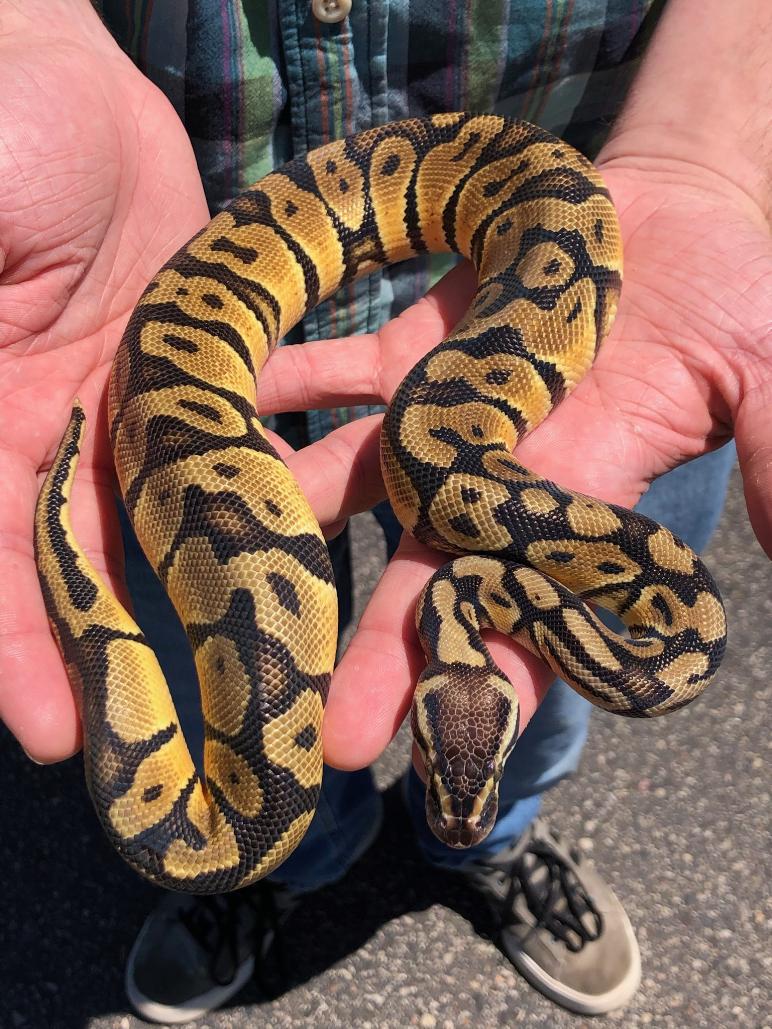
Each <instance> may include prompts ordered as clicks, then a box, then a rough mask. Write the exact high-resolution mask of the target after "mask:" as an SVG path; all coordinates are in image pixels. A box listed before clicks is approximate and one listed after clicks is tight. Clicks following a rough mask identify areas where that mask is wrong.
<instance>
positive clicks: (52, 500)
mask: <svg viewBox="0 0 772 1029" xmlns="http://www.w3.org/2000/svg"><path fill="white" fill-rule="evenodd" d="M85 420H86V416H85V415H84V413H83V410H82V408H80V407H76V408H74V410H73V412H72V415H71V416H70V424H69V426H68V428H67V433H68V434H69V436H70V439H69V441H68V442H67V445H66V446H65V448H64V452H63V453H62V456H61V458H60V460H59V463H58V466H57V467H56V470H55V471H54V475H53V479H52V480H51V488H50V490H49V494H48V499H47V501H46V526H47V536H48V542H49V544H50V547H51V551H52V553H53V554H54V555H55V556H56V562H57V564H58V565H59V572H60V575H61V577H62V582H63V583H64V585H65V588H66V590H67V596H68V597H69V599H70V603H71V604H72V605H73V607H75V608H76V609H77V610H78V611H89V610H90V609H91V608H92V607H93V606H94V604H95V603H96V599H97V594H98V591H97V588H96V585H95V584H94V583H93V582H92V581H91V579H90V578H89V577H88V576H87V575H86V574H85V573H84V572H83V571H82V569H81V567H80V565H79V563H78V555H77V553H76V551H75V549H74V548H73V547H72V545H71V544H70V541H69V538H68V534H67V532H66V531H65V528H64V526H63V525H62V509H63V508H64V505H65V504H66V503H67V500H66V498H65V496H64V484H65V482H66V481H67V479H68V477H69V474H70V469H71V468H72V464H73V461H75V459H76V458H77V455H78V454H79V453H80V436H81V433H82V432H83V424H84V422H85Z"/></svg>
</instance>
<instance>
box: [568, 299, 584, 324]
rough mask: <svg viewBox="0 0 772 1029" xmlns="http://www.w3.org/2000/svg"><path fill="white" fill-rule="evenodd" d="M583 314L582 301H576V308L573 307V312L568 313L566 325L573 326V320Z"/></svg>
mask: <svg viewBox="0 0 772 1029" xmlns="http://www.w3.org/2000/svg"><path fill="white" fill-rule="evenodd" d="M581 313H582V301H581V299H580V300H577V301H576V303H575V304H574V306H573V307H572V308H571V310H570V311H569V312H568V317H567V318H566V325H570V324H571V322H572V321H573V320H574V319H575V318H578V317H579V315H580V314H581Z"/></svg>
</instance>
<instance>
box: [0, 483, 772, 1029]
mask: <svg viewBox="0 0 772 1029" xmlns="http://www.w3.org/2000/svg"><path fill="white" fill-rule="evenodd" d="M355 556H356V565H357V569H358V575H359V579H358V584H357V589H358V602H359V604H360V610H361V603H362V598H363V597H364V596H366V594H367V592H368V591H369V589H370V588H371V585H372V582H373V581H374V580H375V578H376V577H377V575H378V573H379V569H380V567H381V563H382V553H381V549H380V546H379V544H378V534H377V532H376V531H375V528H374V523H373V520H372V519H371V518H370V516H363V517H361V518H359V519H357V522H356V527H355ZM708 562H709V565H710V566H711V568H712V569H713V571H714V572H715V574H716V576H717V578H718V580H719V583H720V585H721V588H722V592H723V595H724V598H725V601H726V604H727V609H728V613H729V619H730V637H729V650H728V654H727V657H726V660H725V664H724V666H723V669H722V671H721V673H720V677H719V680H718V681H717V682H716V683H715V684H714V685H713V686H712V687H711V688H710V690H709V691H708V693H707V694H706V695H705V696H704V697H703V698H702V699H701V700H700V701H698V702H697V703H696V704H695V705H692V706H691V707H690V708H688V709H686V710H685V711H682V712H679V713H678V714H675V715H672V716H670V717H668V718H665V719H661V720H658V721H654V722H651V723H642V722H637V721H634V722H628V721H626V720H625V719H621V718H614V717H613V716H610V715H605V714H604V713H602V712H599V713H597V715H596V716H595V720H594V725H593V730H592V734H591V739H590V743H589V745H588V747H587V750H586V752H585V757H584V760H583V764H582V769H581V772H580V775H579V776H578V777H577V778H576V779H574V780H573V781H570V782H566V783H563V784H561V785H560V786H559V787H558V788H557V789H555V790H554V791H553V792H552V793H551V794H550V795H549V797H548V798H547V802H546V813H547V815H548V816H549V817H550V819H551V821H552V823H553V825H555V826H556V827H558V828H560V829H561V831H563V832H564V834H565V835H566V836H567V837H569V838H572V839H575V840H580V841H581V843H582V846H583V847H584V849H585V850H587V851H588V852H589V853H590V855H591V857H592V859H593V860H594V861H595V863H596V865H597V866H598V867H599V868H600V869H601V870H602V872H603V874H604V875H605V876H606V877H607V878H608V880H609V881H610V882H611V883H612V884H613V886H614V888H615V889H616V891H617V893H618V894H619V896H620V897H621V898H622V899H623V901H624V903H625V906H626V908H627V910H628V912H629V914H630V918H631V920H632V922H633V924H634V926H635V927H636V929H637V932H638V938H639V940H640V945H641V951H642V956H643V964H644V978H643V983H642V986H641V989H640V991H639V993H638V995H637V997H636V1000H635V1002H634V1003H633V1005H632V1006H631V1007H630V1008H628V1009H627V1010H626V1011H624V1012H622V1013H618V1014H615V1015H611V1016H608V1017H607V1018H605V1019H594V1020H592V1022H593V1025H596V1026H599V1025H602V1024H604V1023H608V1024H619V1025H622V1026H625V1027H628V1026H629V1027H638V1026H653V1027H656V1029H671V1027H672V1029H683V1027H690V1029H691V1027H710V1029H712V1027H716V1029H724V1027H730V1026H731V1027H746V1026H747V1027H754V1029H761V1027H769V1026H771V1025H772V1008H770V985H772V956H771V953H770V947H769V939H770V935H769V928H768V920H769V917H770V879H771V878H772V864H771V863H770V824H769V782H770V780H769V775H768V771H765V755H766V754H767V752H768V750H769V746H770V735H771V734H770V728H771V727H772V726H771V724H770V723H771V720H770V688H769V669H770V665H771V664H772V631H771V628H770V627H771V626H772V589H771V587H772V572H771V571H770V568H771V567H772V566H770V565H769V564H768V563H767V560H766V558H765V557H764V555H763V553H762V552H761V550H760V548H759V546H758V544H757V543H756V542H755V540H754V538H753V534H752V532H751V530H750V527H749V525H748V523H747V518H746V515H745V509H744V504H743V500H742V495H741V491H740V486H739V479H737V478H735V480H734V482H733V488H732V492H731V496H730V501H729V504H728V507H727V510H726V512H725V515H724V518H723V521H722V524H721V528H720V530H719V533H718V534H717V537H716V539H715V540H714V543H713V545H712V547H711V549H710V551H709V554H708ZM30 674H31V675H34V674H35V670H34V669H30ZM408 753H409V745H408V741H407V738H406V737H405V735H404V732H402V733H401V734H400V736H399V737H398V738H397V740H396V741H395V743H394V744H393V745H392V747H391V748H390V749H389V751H388V752H387V753H386V755H385V756H384V757H383V759H382V760H381V761H380V762H379V764H378V767H377V769H376V774H377V778H378V783H379V786H380V787H381V788H382V789H384V790H385V804H386V819H385V823H384V828H383V831H382V833H381V836H380V837H379V839H378V841H377V843H376V845H375V846H374V847H373V848H372V849H371V851H370V852H369V853H368V854H367V855H365V857H364V858H363V859H362V860H361V861H360V862H359V863H358V865H357V866H355V868H354V869H353V870H352V871H351V873H350V874H349V875H348V876H347V877H346V879H345V880H344V881H343V882H341V883H340V884H338V885H337V886H336V887H334V888H330V889H326V890H323V891H321V892H320V893H319V894H316V895H314V896H313V897H309V898H308V899H307V901H306V903H305V904H304V905H303V906H302V907H301V908H300V909H299V910H298V912H297V913H296V914H295V915H293V917H292V918H291V920H290V921H289V923H288V924H287V927H286V931H285V933H284V949H285V957H286V964H287V971H288V978H289V981H288V983H287V985H286V989H285V990H284V991H283V992H281V994H280V995H279V996H278V997H277V998H276V999H274V1000H271V1001H267V1000H264V999H263V998H262V996H261V993H260V991H259V989H258V987H257V986H256V985H254V984H251V985H249V986H248V987H247V989H245V990H244V991H243V993H242V994H241V995H240V996H239V997H238V998H236V999H235V1002H234V1003H232V1004H231V1005H230V1006H229V1007H227V1008H226V1009H224V1010H222V1011H220V1012H217V1013H216V1014H212V1015H211V1016H209V1017H208V1018H206V1019H204V1020H203V1021H202V1022H199V1023H197V1024H198V1025H199V1026H201V1027H207V1029H226V1027H233V1029H242V1027H247V1026H250V1027H253V1026H263V1025H265V1026H271V1027H273V1026H276V1027H282V1026H323V1027H327V1026H329V1027H335V1026H356V1027H361V1029H368V1027H373V1029H392V1027H394V1029H397V1027H404V1026H420V1027H425V1029H433V1027H437V1029H455V1027H462V1026H475V1027H483V1029H487V1027H497V1026H504V1025H525V1026H540V1027H541V1026H546V1027H556V1029H561V1027H572V1029H576V1027H579V1026H583V1025H589V1024H590V1022H589V1020H586V1019H582V1018H580V1017H577V1016H572V1015H570V1014H568V1013H566V1012H562V1011H561V1010H560V1009H558V1008H556V1007H555V1006H554V1005H552V1004H551V1003H550V1002H549V1001H547V1000H545V999H543V998H542V997H540V996H539V994H538V993H536V992H535V991H534V990H532V989H530V988H529V987H528V986H527V984H525V983H524V982H523V981H522V980H521V979H520V978H519V977H518V976H517V975H516V974H515V973H514V971H512V969H511V968H510V966H509V965H508V963H507V962H506V960H505V959H504V958H503V957H502V956H501V955H500V953H499V952H498V951H497V950H496V947H495V946H494V944H493V943H492V942H491V940H490V939H489V934H490V933H491V929H492V927H491V925H490V923H489V922H488V920H487V918H486V916H485V915H484V914H482V913H480V912H478V911H476V910H475V907H474V905H473V903H472V901H471V900H470V898H469V897H468V896H467V895H466V894H465V893H464V892H463V890H462V889H460V888H459V886H458V885H457V884H455V883H454V882H453V881H452V880H450V879H448V878H447V877H445V876H443V875H442V874H439V873H437V872H436V871H433V870H430V869H427V868H426V867H425V866H424V865H423V864H422V862H421V860H420V858H419V857H418V855H417V854H416V852H415V849H414V847H413V845H412V842H411V840H410V833H409V831H408V827H407V822H406V819H405V816H404V814H403V812H402V810H401V807H400V800H399V796H398V792H397V790H396V788H395V786H394V784H395V783H396V781H397V780H398V778H399V776H400V775H401V773H402V771H403V770H404V768H405V767H406V766H407V762H408ZM767 768H768V765H767ZM0 779H1V781H2V783H3V784H4V795H5V796H4V800H3V802H2V815H1V816H0V818H1V820H2V821H1V824H0V828H1V829H2V835H0V848H2V865H1V866H0V867H2V868H3V869H4V870H5V889H4V891H3V893H4V897H3V903H2V917H1V918H0V935H1V936H2V939H3V960H2V963H0V1026H2V1027H3V1029H5V1027H13V1029H24V1027H32V1029H48V1027H51V1029H58V1027H66V1029H70V1027H77V1029H80V1027H89V1029H136V1027H138V1026H141V1025H142V1024H143V1023H142V1022H140V1021H139V1020H138V1019H136V1018H135V1017H133V1016H132V1015H130V1014H129V1012H128V1007H127V1002H126V1000H125V998H124V995H123V988H122V976H123V966H124V962H125V959H126V956H127V953H128V950H129V948H130V946H131V943H132V941H133V939H134V937H135V935H136V933H137V931H138V930H139V928H140V926H141V924H142V921H143V919H144V916H145V914H146V913H147V912H148V911H149V910H150V909H151V907H152V905H153V903H154V901H155V899H156V896H157V894H156V892H155V891H154V890H153V889H152V888H151V887H149V886H147V885H146V884H144V883H143V882H141V881H140V880H139V879H138V878H137V877H135V876H134V875H133V874H132V873H130V872H129V871H128V870H126V869H124V867H123V865H122V863H121V862H120V861H119V859H118V858H117V857H115V856H114V855H113V854H112V852H111V851H110V849H109V848H108V846H107V844H106V843H105V842H104V841H103V840H102V837H101V835H100V832H99V830H98V827H97V824H96V820H95V817H94V815H93V811H92V809H91V807H90V804H89V801H88V797H87V794H86V791H85V788H84V786H83V782H82V768H81V765H80V761H79V760H78V759H76V760H73V761H70V762H67V763H65V764H63V765H60V766H57V767H55V768H39V767H36V766H34V765H32V764H30V763H29V762H28V761H27V760H26V759H25V758H24V757H23V756H22V754H21V753H20V751H19V750H18V748H17V747H16V746H15V744H14V743H13V742H12V741H11V740H10V738H9V737H8V736H7V734H6V735H4V736H3V738H2V746H0ZM268 979H269V980H270V981H271V982H272V983H274V984H276V983H277V981H278V977H277V975H276V972H275V969H273V968H271V969H269V970H268Z"/></svg>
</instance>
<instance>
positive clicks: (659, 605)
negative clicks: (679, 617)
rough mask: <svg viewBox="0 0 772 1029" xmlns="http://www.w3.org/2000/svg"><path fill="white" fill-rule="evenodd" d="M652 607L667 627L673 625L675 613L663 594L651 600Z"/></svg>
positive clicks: (656, 594)
mask: <svg viewBox="0 0 772 1029" xmlns="http://www.w3.org/2000/svg"><path fill="white" fill-rule="evenodd" d="M598 567H600V566H598ZM651 606H652V607H653V608H656V609H657V611H659V613H660V614H661V615H662V617H663V618H664V620H665V625H672V624H673V612H672V611H671V610H670V605H669V604H668V602H667V601H666V600H665V598H664V597H663V596H662V594H661V593H655V594H654V596H653V597H652V598H651Z"/></svg>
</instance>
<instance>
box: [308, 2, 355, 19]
mask: <svg viewBox="0 0 772 1029" xmlns="http://www.w3.org/2000/svg"><path fill="white" fill-rule="evenodd" d="M311 10H312V11H313V12H314V17H315V18H317V19H318V20H319V21H322V22H324V24H325V25H335V24H336V23H337V22H339V21H343V19H344V18H346V17H347V16H348V13H349V11H350V10H351V0H313V3H312V4H311Z"/></svg>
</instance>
